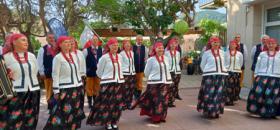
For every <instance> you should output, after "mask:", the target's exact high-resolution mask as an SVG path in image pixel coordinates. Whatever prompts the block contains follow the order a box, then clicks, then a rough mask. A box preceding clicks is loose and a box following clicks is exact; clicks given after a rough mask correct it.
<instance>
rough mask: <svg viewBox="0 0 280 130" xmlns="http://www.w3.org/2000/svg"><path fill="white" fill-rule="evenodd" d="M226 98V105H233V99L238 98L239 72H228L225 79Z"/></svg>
mask: <svg viewBox="0 0 280 130" xmlns="http://www.w3.org/2000/svg"><path fill="white" fill-rule="evenodd" d="M225 89H226V96H225V97H226V99H225V102H226V104H228V105H233V102H234V101H237V100H238V99H239V93H240V90H241V87H240V73H235V72H229V75H228V76H227V79H226V87H225Z"/></svg>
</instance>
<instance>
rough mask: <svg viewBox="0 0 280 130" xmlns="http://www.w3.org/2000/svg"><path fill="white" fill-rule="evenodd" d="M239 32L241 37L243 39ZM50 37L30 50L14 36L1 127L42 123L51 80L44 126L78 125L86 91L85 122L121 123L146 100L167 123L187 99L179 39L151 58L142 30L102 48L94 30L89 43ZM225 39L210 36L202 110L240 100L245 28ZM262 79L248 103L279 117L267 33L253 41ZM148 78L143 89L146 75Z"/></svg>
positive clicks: (147, 111)
mask: <svg viewBox="0 0 280 130" xmlns="http://www.w3.org/2000/svg"><path fill="white" fill-rule="evenodd" d="M238 36H239V40H238ZM47 41H48V43H49V44H47V45H45V46H43V47H42V48H41V49H40V50H39V52H38V55H37V59H36V57H35V56H34V54H32V53H30V52H28V46H29V44H28V42H27V38H26V36H25V35H23V34H11V35H10V36H8V37H7V39H6V42H5V46H4V48H3V53H2V56H1V57H0V58H1V61H2V62H4V63H5V65H6V66H7V68H8V72H9V74H8V76H9V77H10V78H11V79H12V82H13V89H14V91H15V92H16V96H15V97H13V98H11V99H1V105H0V129H1V130H35V129H36V126H37V122H38V115H39V104H40V87H39V82H38V79H37V74H38V73H39V75H40V78H41V79H43V80H44V85H45V89H46V98H47V101H48V108H49V118H48V120H47V122H46V125H45V127H44V130H63V129H65V130H68V129H69V130H70V129H73V130H74V129H79V128H80V127H81V121H82V120H83V119H85V118H86V116H85V114H84V110H83V109H84V101H85V99H84V97H85V95H86V96H87V99H88V103H89V107H90V114H89V116H88V117H87V121H86V123H87V124H88V125H93V126H104V127H105V129H106V130H118V129H119V128H118V122H119V119H120V117H121V114H122V111H124V110H126V109H134V108H135V107H136V106H137V105H139V106H140V108H141V110H140V115H146V116H149V117H150V118H151V121H152V123H161V122H166V117H167V111H168V107H175V104H174V102H175V99H180V96H179V94H178V85H179V82H180V78H181V66H180V61H181V52H180V51H178V50H180V46H179V45H178V39H176V38H171V40H169V41H168V44H167V46H166V48H165V47H164V45H163V43H162V42H160V41H158V42H156V43H154V45H153V47H152V50H150V53H149V58H148V56H147V52H148V50H147V48H146V47H145V46H144V45H142V41H143V38H142V36H141V35H138V36H137V37H136V45H133V46H132V45H131V43H130V41H129V40H124V41H122V48H121V49H119V46H118V40H117V39H116V38H110V39H109V40H108V42H107V43H106V45H105V46H104V47H103V48H102V47H101V46H99V45H98V42H99V41H98V38H97V37H93V39H92V40H90V41H89V42H88V43H89V44H88V45H89V47H88V48H84V49H83V51H80V50H78V44H77V42H76V41H75V39H74V38H72V37H68V36H60V37H59V38H58V39H57V40H56V41H55V39H54V35H53V34H51V33H50V34H48V36H47ZM220 43H221V41H220V39H219V38H218V37H211V38H210V39H209V42H208V44H207V49H206V51H205V52H204V54H203V56H202V61H201V69H202V71H203V79H202V83H201V88H200V91H199V96H198V105H197V110H198V111H199V112H202V113H203V115H204V116H205V117H206V118H210V119H212V118H218V117H219V115H220V114H223V111H224V105H225V104H226V105H233V104H234V101H237V100H238V98H239V92H240V88H241V87H240V84H241V82H242V81H241V80H240V79H242V78H240V77H241V76H242V71H243V70H244V58H243V55H244V54H246V47H245V46H244V44H240V35H237V36H236V39H235V40H233V41H231V42H230V44H229V48H228V51H227V52H223V51H222V50H221V49H220ZM252 54H253V59H254V62H253V65H252V69H253V70H254V73H255V78H254V79H255V81H254V86H253V88H252V90H251V91H250V94H249V97H248V104H247V110H248V111H249V112H250V113H253V114H256V115H260V116H261V117H266V118H271V117H276V116H277V115H278V114H277V112H279V110H278V109H279V100H280V94H279V88H280V80H279V78H280V69H279V65H280V54H279V51H278V43H277V41H276V40H275V39H271V38H269V37H268V36H264V37H263V38H262V44H259V45H257V46H256V47H255V48H253V51H252ZM144 76H145V77H146V79H147V87H146V90H145V91H144V92H142V90H143V86H142V81H143V77H144Z"/></svg>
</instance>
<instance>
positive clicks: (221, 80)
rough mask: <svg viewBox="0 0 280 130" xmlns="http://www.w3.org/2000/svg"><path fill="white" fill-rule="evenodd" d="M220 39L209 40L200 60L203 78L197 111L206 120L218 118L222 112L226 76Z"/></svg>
mask: <svg viewBox="0 0 280 130" xmlns="http://www.w3.org/2000/svg"><path fill="white" fill-rule="evenodd" d="M220 42H221V41H220V39H219V38H217V37H213V38H210V40H209V42H208V45H207V50H206V51H205V52H204V54H203V56H202V60H201V64H200V67H201V70H202V71H203V77H202V82H201V88H200V91H199V94H198V104H197V111H198V112H202V113H203V116H204V117H206V118H210V119H211V118H219V115H220V114H223V112H224V87H225V79H226V76H227V75H228V73H227V70H226V68H225V57H224V52H223V51H222V50H220Z"/></svg>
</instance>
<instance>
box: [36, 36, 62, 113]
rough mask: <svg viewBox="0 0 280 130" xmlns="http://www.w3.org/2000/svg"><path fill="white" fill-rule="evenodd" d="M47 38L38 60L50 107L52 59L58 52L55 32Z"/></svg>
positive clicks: (39, 52)
mask: <svg viewBox="0 0 280 130" xmlns="http://www.w3.org/2000/svg"><path fill="white" fill-rule="evenodd" d="M46 40H47V42H48V44H46V45H44V46H43V47H41V48H40V49H39V51H38V55H37V62H38V65H39V74H40V79H42V80H43V81H44V86H45V90H46V99H47V102H48V108H49V109H50V108H51V103H50V102H49V100H50V98H51V96H52V94H53V92H52V83H53V81H52V61H53V58H54V57H55V55H56V53H57V47H56V43H55V39H54V34H52V33H50V32H49V33H48V34H47V37H46Z"/></svg>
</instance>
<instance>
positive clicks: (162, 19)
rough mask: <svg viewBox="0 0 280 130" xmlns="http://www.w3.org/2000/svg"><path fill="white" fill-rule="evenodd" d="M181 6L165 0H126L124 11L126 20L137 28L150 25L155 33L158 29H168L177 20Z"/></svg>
mask: <svg viewBox="0 0 280 130" xmlns="http://www.w3.org/2000/svg"><path fill="white" fill-rule="evenodd" d="M179 9H180V8H179V6H178V5H176V4H175V3H172V2H167V1H165V0H158V1H152V0H145V1H141V2H139V1H136V0H129V1H126V2H125V6H124V10H123V12H124V13H125V15H126V21H127V22H128V23H131V25H132V26H134V27H136V28H147V27H150V28H151V29H152V30H153V33H154V35H155V34H156V33H157V32H158V31H162V30H164V29H167V27H168V26H169V25H170V24H172V23H173V22H174V21H175V17H174V16H175V14H176V13H177V12H178V11H179Z"/></svg>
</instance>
